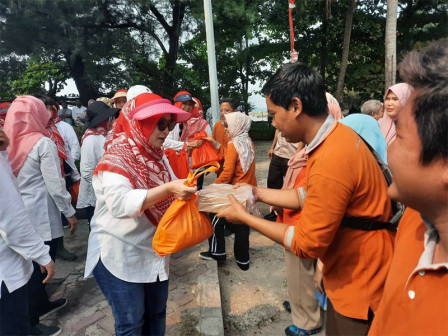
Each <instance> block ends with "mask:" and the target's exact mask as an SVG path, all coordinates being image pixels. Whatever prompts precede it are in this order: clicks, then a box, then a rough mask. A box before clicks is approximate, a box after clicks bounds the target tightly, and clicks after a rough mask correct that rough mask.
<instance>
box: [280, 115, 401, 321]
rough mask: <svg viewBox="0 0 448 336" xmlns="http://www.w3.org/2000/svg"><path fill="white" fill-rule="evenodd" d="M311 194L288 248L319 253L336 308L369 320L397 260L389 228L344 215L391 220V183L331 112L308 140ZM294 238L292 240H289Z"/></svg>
mask: <svg viewBox="0 0 448 336" xmlns="http://www.w3.org/2000/svg"><path fill="white" fill-rule="evenodd" d="M307 155H308V164H307V177H306V185H305V189H306V199H305V204H304V206H303V209H302V213H301V217H300V220H299V221H297V222H296V225H295V227H294V231H293V236H292V234H291V232H289V231H290V230H288V231H287V232H286V236H285V244H286V247H287V248H290V249H291V251H292V252H293V253H294V254H296V255H297V256H299V257H300V258H311V259H316V258H320V259H321V260H322V262H323V264H324V269H323V276H324V285H325V289H326V292H327V295H328V297H329V298H330V300H331V302H332V304H333V307H334V308H335V310H336V311H337V312H338V313H340V314H342V315H344V316H346V317H350V318H356V319H364V320H367V317H368V311H369V307H370V308H371V309H372V310H373V311H374V312H375V311H376V309H377V308H378V305H379V302H380V300H381V296H382V292H383V286H384V282H385V280H386V276H387V272H388V270H389V266H390V263H391V260H392V253H393V237H394V235H393V234H392V233H391V232H389V231H387V230H377V231H362V230H354V229H350V228H345V227H342V226H340V223H341V220H342V218H343V217H344V216H353V217H365V218H372V219H376V220H380V221H387V220H388V219H389V218H390V216H391V202H390V199H389V197H388V196H387V193H386V192H387V183H386V180H385V178H384V176H383V173H382V171H381V169H380V167H379V166H378V163H377V162H376V160H375V158H374V157H373V155H372V154H371V153H370V151H369V149H368V148H367V147H366V145H365V144H364V142H363V141H362V140H361V138H360V137H359V136H358V135H357V134H356V133H355V132H354V131H353V130H352V129H350V128H349V127H347V126H345V125H343V124H340V123H337V122H335V121H334V120H333V119H332V118H327V120H326V121H325V123H324V124H323V125H322V127H321V129H320V130H319V132H318V135H317V136H316V138H315V139H314V140H313V141H312V142H311V143H310V144H309V145H308V149H307ZM289 244H290V245H289Z"/></svg>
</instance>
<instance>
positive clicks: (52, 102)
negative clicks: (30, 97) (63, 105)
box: [34, 94, 57, 106]
mask: <svg viewBox="0 0 448 336" xmlns="http://www.w3.org/2000/svg"><path fill="white" fill-rule="evenodd" d="M34 97H36V98H38V99H40V100H42V101H43V102H44V105H45V106H47V105H49V106H57V103H56V100H54V99H53V98H51V97H48V96H45V95H39V94H36V95H34Z"/></svg>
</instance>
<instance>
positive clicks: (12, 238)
mask: <svg viewBox="0 0 448 336" xmlns="http://www.w3.org/2000/svg"><path fill="white" fill-rule="evenodd" d="M7 145H8V138H7V137H6V135H5V134H4V132H3V131H2V130H1V129H0V204H1V205H2V206H0V256H1V258H0V285H1V292H0V333H1V334H2V335H29V334H30V330H29V323H28V286H27V282H28V280H29V279H30V277H31V274H32V273H33V265H32V263H31V261H32V260H34V261H35V262H37V263H39V264H40V265H45V266H44V267H45V268H46V270H47V277H46V278H45V280H44V282H47V281H48V280H49V279H50V278H51V277H52V276H53V275H54V263H53V261H52V260H51V258H50V255H49V254H48V251H49V247H48V246H46V245H44V242H43V240H42V239H41V238H40V237H39V236H38V235H37V234H36V231H34V229H33V226H32V224H31V222H30V220H29V218H28V215H27V213H26V210H25V206H24V205H23V201H22V198H21V197H20V192H19V188H18V186H17V182H16V178H15V177H14V175H13V174H12V170H11V165H10V164H9V162H8V154H6V151H5V149H6V147H7Z"/></svg>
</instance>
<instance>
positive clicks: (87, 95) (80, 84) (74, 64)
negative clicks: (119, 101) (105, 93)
mask: <svg viewBox="0 0 448 336" xmlns="http://www.w3.org/2000/svg"><path fill="white" fill-rule="evenodd" d="M65 59H66V61H67V65H68V68H69V70H70V74H71V76H72V77H73V80H74V81H75V84H76V88H77V89H78V92H79V99H81V102H82V103H83V105H84V106H87V102H88V101H89V99H96V98H98V91H97V90H96V89H95V88H93V87H92V86H91V85H90V84H89V83H88V82H87V80H86V78H85V76H84V60H83V58H82V56H80V55H75V56H72V54H71V53H70V52H68V53H67V54H66V55H65Z"/></svg>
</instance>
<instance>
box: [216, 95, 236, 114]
mask: <svg viewBox="0 0 448 336" xmlns="http://www.w3.org/2000/svg"><path fill="white" fill-rule="evenodd" d="M222 103H229V104H230V106H231V107H232V109H233V110H234V111H236V110H237V109H238V106H240V102H239V101H238V100H236V99H234V98H222V99H221V101H220V102H219V104H222Z"/></svg>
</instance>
